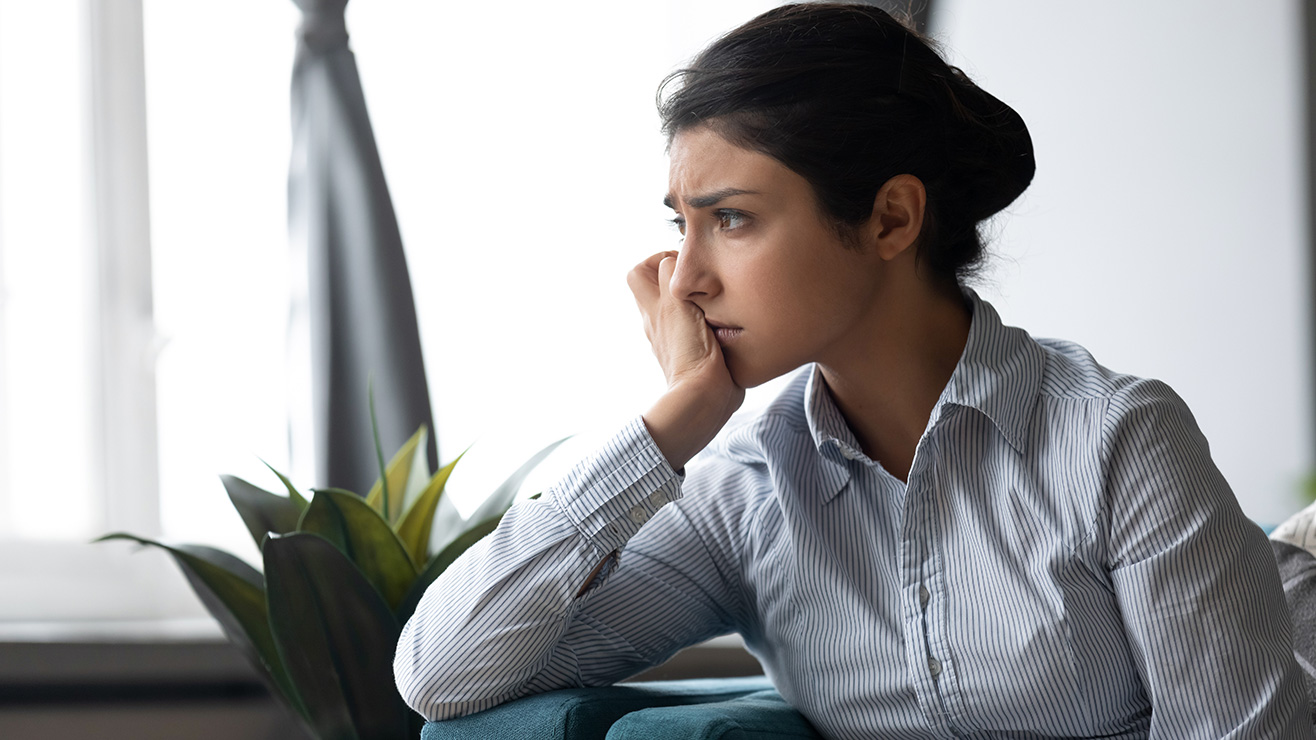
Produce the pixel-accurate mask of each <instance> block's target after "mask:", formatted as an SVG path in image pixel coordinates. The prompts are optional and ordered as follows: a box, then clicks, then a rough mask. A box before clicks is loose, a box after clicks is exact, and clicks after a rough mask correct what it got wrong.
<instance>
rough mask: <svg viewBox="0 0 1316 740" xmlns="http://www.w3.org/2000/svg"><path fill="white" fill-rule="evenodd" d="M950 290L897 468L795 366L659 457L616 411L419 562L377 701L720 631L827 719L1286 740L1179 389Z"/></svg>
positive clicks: (1202, 450) (589, 679)
mask: <svg viewBox="0 0 1316 740" xmlns="http://www.w3.org/2000/svg"><path fill="white" fill-rule="evenodd" d="M967 295H968V298H969V300H970V301H971V303H972V306H973V320H972V326H971V329H970V333H969V339H968V343H967V345H966V347H965V349H964V353H963V355H962V357H961V359H960V362H959V364H958V366H957V367H956V369H955V371H954V373H953V375H952V376H951V379H950V381H949V383H948V384H947V386H946V388H945V390H944V392H943V393H942V395H941V397H940V399H939V400H938V401H937V404H936V406H935V407H934V408H933V410H932V414H931V417H930V419H929V421H928V425H927V428H926V430H925V432H924V434H923V436H922V438H921V439H920V440H919V443H918V447H917V450H916V453H915V456H914V461H913V465H912V466H911V468H910V471H909V475H908V484H906V483H903V482H901V481H900V480H899V479H897V478H896V477H894V476H892V475H891V474H889V473H888V472H887V471H885V470H884V469H883V468H882V466H881V465H880V464H879V463H878V462H876V461H874V460H871V459H869V458H868V457H867V456H866V455H864V453H863V452H862V451H861V450H860V448H859V445H858V444H857V442H856V440H855V437H854V434H853V433H852V432H851V431H850V429H849V428H848V427H847V425H846V423H845V420H844V418H843V417H842V415H841V414H840V412H839V411H838V410H837V408H836V406H835V405H834V403H833V401H832V399H831V396H830V393H829V391H828V389H827V386H826V382H825V381H824V380H823V378H822V375H821V373H820V372H819V371H818V369H817V368H814V367H809V368H804V369H803V370H802V371H801V372H800V373H799V374H798V375H797V376H796V377H795V378H794V379H793V380H792V382H791V383H790V384H789V386H788V387H787V388H786V390H785V391H783V392H782V394H781V395H780V396H779V397H778V398H777V399H776V400H775V401H774V402H772V403H771V404H770V405H769V406H768V407H767V408H766V409H765V410H763V411H761V412H758V413H757V414H755V415H753V416H752V417H750V418H737V419H735V420H733V421H732V422H731V423H730V424H729V425H728V427H727V428H726V429H724V430H723V433H722V434H721V435H719V438H718V440H717V441H716V442H715V443H714V444H713V445H712V446H711V447H710V448H709V449H708V450H706V451H705V453H704V454H703V455H701V457H700V458H699V459H698V460H697V461H696V462H695V463H692V464H691V466H690V467H689V469H688V471H687V473H686V474H685V476H684V477H683V476H682V475H680V474H678V473H677V472H676V471H673V470H672V468H671V467H670V465H669V464H668V463H667V461H666V460H665V459H664V457H663V455H662V454H661V452H659V450H658V449H657V447H656V446H655V444H654V442H653V440H652V439H651V438H650V436H649V434H648V433H647V431H646V430H645V427H644V423H643V421H642V420H641V419H638V418H637V419H635V420H633V421H632V422H631V423H630V424H629V425H627V426H626V427H625V428H624V429H623V430H622V431H621V432H619V433H618V434H617V435H616V437H614V438H613V439H612V440H611V441H610V442H609V443H608V444H607V445H605V446H604V447H603V448H602V449H601V450H600V451H598V452H597V453H596V454H595V455H594V456H593V457H591V458H590V459H588V460H586V461H584V462H582V463H581V464H580V465H578V466H577V467H576V468H575V469H574V470H573V471H572V472H571V473H570V474H569V475H568V476H567V477H566V478H565V479H564V480H563V481H561V482H560V483H559V484H557V485H556V486H554V487H553V488H552V489H550V490H549V491H548V492H546V493H545V495H544V496H543V497H541V498H540V499H539V500H535V501H526V502H522V503H519V504H517V505H516V506H515V507H513V509H512V510H511V511H510V512H508V514H507V515H506V517H504V519H503V522H502V524H501V525H500V526H499V528H498V529H497V531H496V532H494V533H493V534H492V535H490V536H489V537H487V538H485V539H484V540H483V541H481V542H480V543H478V544H477V545H476V546H474V547H472V548H471V549H470V550H469V551H467V552H466V554H465V555H463V556H462V557H461V558H459V559H458V560H457V561H456V562H455V563H454V564H453V565H452V566H451V567H450V568H449V569H448V571H447V572H446V573H444V574H443V576H441V577H440V578H439V579H438V580H437V581H436V582H435V584H434V585H433V586H432V587H431V588H430V590H429V592H428V593H427V594H426V596H425V598H424V600H423V601H422V602H421V604H420V606H419V608H418V609H417V610H416V613H415V616H413V617H412V619H411V620H410V621H409V622H408V624H407V625H406V627H405V628H404V630H403V632H402V636H401V640H400V642H399V645H398V650H397V654H396V657H395V661H394V670H395V673H396V677H397V681H398V687H399V689H400V690H401V692H402V695H403V697H404V698H406V700H407V702H408V703H409V704H410V705H411V706H412V707H414V708H415V709H416V710H417V711H419V712H420V713H421V714H423V715H425V716H426V717H429V718H431V719H439V718H447V717H453V716H458V715H462V714H467V713H471V712H475V711H478V710H482V709H486V708H488V707H492V706H494V705H496V704H500V703H502V702H506V701H508V700H511V699H514V698H517V697H521V696H526V695H528V694H533V693H538V692H542V691H547V690H550V689H555V688H562V687H570V686H594V685H603V684H608V683H611V682H614V681H617V680H620V679H623V678H625V677H627V676H630V675H633V674H635V673H637V672H639V671H641V670H643V669H645V668H647V667H650V666H653V665H656V664H658V663H660V662H662V661H663V660H665V659H666V658H668V657H669V656H671V655H672V654H673V653H675V652H676V651H677V650H679V649H681V648H683V647H686V646H688V645H692V644H695V643H697V642H700V641H702V640H705V639H707V638H709V637H713V636H715V635H720V634H726V633H730V632H739V633H740V634H741V635H742V636H743V637H744V639H745V643H746V645H747V646H748V648H749V649H750V651H751V652H752V653H753V654H754V655H755V656H756V657H757V658H758V659H759V660H760V662H761V663H762V664H763V666H764V668H765V670H766V671H767V673H768V675H769V676H770V677H771V679H772V681H773V683H774V684H775V685H776V687H777V689H778V690H779V691H780V692H781V694H782V696H783V697H785V699H786V700H787V701H788V702H790V703H791V704H792V705H793V706H795V707H796V708H798V709H799V710H800V711H801V712H802V713H803V714H804V715H805V716H806V717H808V719H809V720H810V721H812V722H813V723H814V725H815V726H816V727H817V728H818V729H819V731H821V732H822V733H823V734H824V735H826V736H828V737H834V738H874V737H881V738H931V737H936V738H958V737H1008V738H1051V737H1097V736H1099V737H1110V738H1146V737H1153V738H1176V739H1178V738H1223V737H1230V738H1300V737H1301V738H1310V737H1312V736H1313V735H1312V726H1311V716H1310V714H1309V710H1308V700H1307V697H1306V695H1305V692H1304V688H1303V685H1302V681H1301V677H1300V674H1299V672H1298V670H1297V667H1296V665H1295V663H1294V659H1293V654H1292V645H1291V637H1290V624H1289V618H1288V614H1287V612H1286V608H1285V602H1284V596H1283V593H1282V592H1281V590H1280V583H1279V580H1278V575H1277V573H1276V567H1275V561H1274V558H1273V556H1272V555H1271V550H1270V546H1269V545H1268V543H1267V541H1266V539H1265V536H1264V535H1263V534H1262V532H1261V531H1260V529H1258V528H1257V527H1256V526H1255V525H1254V524H1252V523H1251V522H1249V521H1248V520H1247V518H1246V517H1244V515H1243V513H1242V512H1241V510H1240V509H1239V507H1238V504H1237V502H1236V501H1235V499H1234V496H1233V493H1232V492H1231V491H1230V489H1229V486H1228V484H1227V483H1226V482H1225V480H1224V479H1223V477H1222V476H1221V475H1220V473H1219V471H1218V470H1217V469H1216V467H1215V465H1214V464H1213V463H1212V462H1211V459H1210V455H1209V452H1208V449H1207V442H1206V440H1205V439H1204V438H1203V436H1202V434H1201V432H1200V431H1198V428H1197V425H1196V423H1195V422H1194V420H1193V417H1192V415H1191V414H1190V413H1189V411H1188V409H1187V407H1186V406H1185V405H1184V403H1183V401H1182V400H1180V399H1179V397H1178V396H1177V395H1175V393H1174V392H1173V391H1172V390H1170V388H1169V387H1167V386H1166V385H1165V384H1163V383H1161V382H1158V381H1153V380H1144V379H1140V378H1135V377H1131V376H1128V375H1119V374H1115V373H1112V372H1110V371H1109V370H1107V369H1105V368H1104V367H1102V366H1100V365H1098V364H1097V363H1096V362H1095V361H1094V360H1093V358H1092V357H1091V355H1089V354H1088V353H1087V352H1086V351H1085V350H1083V349H1082V348H1081V347H1079V346H1077V345H1075V344H1072V343H1068V342H1062V341H1055V340H1040V339H1033V338H1031V337H1029V336H1028V334H1026V333H1025V332H1023V331H1021V330H1019V329H1015V328H1012V327H1006V326H1003V325H1002V324H1001V321H1000V319H999V317H998V316H997V314H996V312H995V310H993V309H992V307H991V306H990V305H989V304H987V303H986V302H984V301H982V300H981V299H979V298H978V297H977V296H976V295H973V294H972V292H967ZM614 553H615V554H616V557H612V555H613V554H614ZM600 567H601V568H602V570H601V572H600V575H599V577H598V578H596V579H595V580H594V581H593V582H592V583H591V587H590V588H589V589H587V590H586V591H585V592H584V593H583V594H581V593H580V590H581V585H582V584H583V583H586V582H587V581H588V580H589V577H590V575H591V574H592V573H593V572H594V571H595V569H596V568H600Z"/></svg>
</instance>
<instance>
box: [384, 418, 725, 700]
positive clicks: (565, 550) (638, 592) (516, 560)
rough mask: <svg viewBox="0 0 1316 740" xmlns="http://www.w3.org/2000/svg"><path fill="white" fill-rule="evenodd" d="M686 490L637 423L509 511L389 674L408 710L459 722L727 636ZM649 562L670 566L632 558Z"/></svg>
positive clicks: (411, 628)
mask: <svg viewBox="0 0 1316 740" xmlns="http://www.w3.org/2000/svg"><path fill="white" fill-rule="evenodd" d="M682 484H683V481H682V478H681V476H680V475H679V474H677V473H676V472H675V471H673V470H672V468H671V466H670V465H669V464H668V462H667V460H666V458H664V457H663V455H662V453H661V451H659V450H658V448H657V445H656V444H654V442H653V439H652V437H651V436H650V435H649V433H648V431H647V429H646V428H645V426H644V422H643V420H642V419H640V418H638V417H637V418H636V419H634V420H632V421H631V422H630V423H629V424H628V425H627V426H626V427H625V428H624V429H623V430H622V431H620V432H619V433H618V434H617V435H616V436H614V437H613V438H612V439H611V440H610V441H609V442H608V443H607V444H606V445H604V447H603V448H602V449H601V450H600V451H599V452H598V453H596V454H595V455H594V456H592V457H591V458H590V459H587V460H585V461H584V462H582V463H581V464H579V465H577V466H576V467H575V468H574V469H573V470H572V472H571V473H570V474H568V476H567V477H566V478H565V479H564V480H563V481H561V482H560V483H558V484H557V485H555V486H554V487H552V488H551V489H550V490H549V491H547V492H545V494H544V495H543V496H541V497H540V498H539V499H537V500H533V501H523V502H520V503H517V504H516V505H515V506H513V507H512V509H511V510H509V511H508V512H507V514H506V515H505V516H504V517H503V519H502V521H501V522H500V524H499V526H498V528H497V529H496V530H495V531H494V532H492V533H491V534H490V535H489V536H488V537H485V538H484V539H483V540H481V541H480V542H478V543H476V544H475V545H473V546H472V547H471V548H470V549H469V550H467V551H466V552H465V553H463V554H462V556H461V557H459V558H458V559H457V560H456V561H454V562H453V564H452V565H451V566H449V568H448V569H447V570H446V571H445V572H444V573H443V574H442V575H441V576H439V578H438V579H436V580H435V582H434V583H433V584H432V585H431V586H430V587H429V589H428V590H427V592H426V593H425V596H424V597H423V598H422V599H421V602H420V604H419V605H418V606H417V608H416V612H415V614H414V615H413V616H412V617H411V619H410V620H409V621H408V622H407V624H406V626H405V627H404V628H403V630H402V634H401V637H400V639H399V642H398V648H397V652H396V654H395V656H394V663H393V670H394V675H395V677H396V680H397V684H398V689H399V691H400V693H401V694H402V697H403V699H404V700H406V702H407V703H408V704H409V705H410V706H411V707H412V708H413V709H415V710H416V711H417V712H419V713H420V714H422V715H424V716H425V717H427V718H429V719H446V718H450V717H456V716H461V715H465V714H470V713H473V712H477V711H481V710H483V709H488V708H490V707H493V706H496V705H498V704H501V703H503V702H506V701H510V700H512V699H516V698H519V697H522V696H527V695H530V694H535V693H540V692H543V691H549V690H552V689H558V688H569V687H578V686H594V685H606V684H608V683H612V682H614V681H617V680H620V679H622V678H626V677H628V676H630V675H634V674H635V673H637V672H639V671H641V670H643V669H644V668H647V667H649V666H651V665H656V664H657V663H660V662H662V661H663V660H665V659H666V658H667V657H669V656H670V655H672V654H674V653H675V652H676V651H677V650H679V649H681V648H683V647H686V646H688V645H691V644H694V643H696V642H699V641H701V640H703V639H707V638H709V637H712V636H715V635H718V634H724V633H726V632H728V631H730V626H729V623H730V618H729V616H728V614H727V611H726V609H725V606H724V605H725V603H726V602H727V601H728V600H730V599H732V598H733V597H732V595H731V594H730V593H729V590H728V589H729V585H728V583H727V581H726V580H725V579H724V578H722V577H721V576H720V574H721V573H723V572H724V569H723V568H721V567H709V565H708V563H707V562H706V561H707V559H708V558H709V557H710V551H709V550H708V548H706V547H705V546H704V545H703V544H702V542H703V538H702V537H701V535H700V534H699V533H697V532H695V531H694V529H693V527H692V526H691V524H690V521H691V520H690V519H689V518H687V517H686V516H685V515H684V514H683V513H682V512H681V511H680V510H679V509H678V508H677V507H676V506H667V504H668V503H669V502H672V501H676V500H678V499H680V498H682V488H683V485H682ZM660 509H662V511H661V512H660V511H659V510H660ZM651 519H652V521H650V520H651ZM646 541H650V542H654V541H660V542H661V547H660V548H653V547H645V542H646ZM628 543H629V545H628ZM632 550H634V551H635V553H634V554H633V553H632V552H631V551H632ZM651 550H661V551H662V552H664V553H668V554H669V555H667V556H665V557H664V558H662V559H655V558H651V557H646V556H644V555H642V554H640V553H643V552H645V551H651ZM586 583H588V584H589V586H588V588H584V586H585V584H586Z"/></svg>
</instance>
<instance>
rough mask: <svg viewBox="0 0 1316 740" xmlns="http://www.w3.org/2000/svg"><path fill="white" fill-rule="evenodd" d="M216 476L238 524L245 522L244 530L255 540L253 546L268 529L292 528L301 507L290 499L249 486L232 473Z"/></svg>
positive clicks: (289, 529)
mask: <svg viewBox="0 0 1316 740" xmlns="http://www.w3.org/2000/svg"><path fill="white" fill-rule="evenodd" d="M219 479H220V481H222V482H223V483H224V490H226V491H228V498H229V500H230V501H232V502H233V508H235V509H237V510H238V515H239V516H241V517H242V523H243V524H246V525H247V531H248V532H251V538H252V539H253V540H255V541H256V547H260V545H261V542H263V541H264V540H265V535H266V534H267V533H269V532H273V533H275V534H284V533H286V532H293V531H296V529H297V519H298V518H299V517H300V516H301V510H300V509H298V508H297V504H295V503H294V502H293V501H292V499H290V498H287V497H285V496H279V495H276V494H273V493H270V492H269V491H267V490H265V489H264V488H260V487H258V486H253V485H252V484H250V483H248V482H246V481H245V480H242V479H241V478H239V477H237V476H235V475H221V476H219Z"/></svg>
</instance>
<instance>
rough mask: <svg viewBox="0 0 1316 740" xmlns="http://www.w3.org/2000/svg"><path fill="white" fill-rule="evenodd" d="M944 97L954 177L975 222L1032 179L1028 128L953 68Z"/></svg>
mask: <svg viewBox="0 0 1316 740" xmlns="http://www.w3.org/2000/svg"><path fill="white" fill-rule="evenodd" d="M950 70H951V74H952V75H953V77H954V79H953V80H951V81H950V86H951V88H952V90H951V91H950V92H951V94H950V95H948V96H947V97H946V99H947V100H949V101H950V105H951V107H952V110H951V116H950V117H949V119H950V126H949V127H950V128H951V130H950V131H947V132H946V133H947V138H948V143H949V144H950V146H951V148H952V149H953V150H954V151H953V152H952V153H951V154H952V156H951V157H950V161H951V162H952V163H953V165H952V166H953V167H954V169H955V171H954V173H953V177H954V179H955V180H957V181H958V182H959V184H960V186H959V187H958V188H957V189H959V190H961V194H962V195H963V196H964V198H965V202H966V203H967V204H970V206H971V207H970V209H969V210H970V213H969V214H968V215H970V216H971V217H972V218H973V219H974V220H982V219H986V218H990V217H991V216H993V215H995V214H996V213H998V212H1000V211H1001V210H1002V209H1004V208H1005V207H1006V206H1008V205H1010V204H1011V203H1013V202H1014V201H1015V199H1017V198H1018V197H1019V196H1020V195H1021V194H1022V193H1023V192H1024V191H1025V190H1027V189H1028V185H1029V183H1031V182H1032V181H1033V173H1034V172H1035V171H1036V170H1037V161H1036V160H1035V159H1034V156H1033V139H1032V137H1031V136H1030V135H1029V134H1028V126H1027V124H1025V123H1024V119H1023V118H1022V117H1021V116H1020V115H1019V114H1018V113H1017V112H1015V110H1014V108H1011V107H1010V106H1008V105H1006V104H1005V103H1003V102H1001V100H1000V99H998V98H996V97H995V96H994V95H992V94H991V93H988V92H987V91H986V90H983V89H982V88H981V87H978V86H977V85H976V84H974V82H973V81H972V80H970V79H969V78H968V76H967V75H965V74H964V72H962V71H961V70H960V69H959V68H958V67H953V66H952V67H950Z"/></svg>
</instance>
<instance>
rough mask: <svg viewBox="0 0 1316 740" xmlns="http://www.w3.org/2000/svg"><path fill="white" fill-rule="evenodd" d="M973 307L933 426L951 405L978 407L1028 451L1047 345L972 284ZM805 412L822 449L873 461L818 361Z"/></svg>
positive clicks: (836, 457) (839, 459)
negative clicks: (1009, 320) (1006, 318)
mask: <svg viewBox="0 0 1316 740" xmlns="http://www.w3.org/2000/svg"><path fill="white" fill-rule="evenodd" d="M964 297H965V300H967V301H968V302H969V305H970V308H971V309H972V311H973V318H972V320H971V321H970V325H969V338H968V341H967V342H966V343H965V345H964V352H963V354H961V355H960V361H959V363H957V364H956V366H955V370H954V372H953V373H951V376H950V381H949V382H947V383H946V388H945V390H943V391H942V393H941V397H940V398H939V399H938V400H937V404H936V406H934V407H933V409H932V415H931V417H930V418H929V420H928V429H932V428H933V427H934V426H936V424H937V422H938V421H939V420H940V419H941V417H942V415H943V414H944V413H945V412H946V409H947V408H948V407H950V406H965V407H968V408H972V409H976V410H978V411H979V412H981V413H982V414H984V415H985V416H987V418H989V419H991V421H992V423H993V424H994V425H995V426H996V428H997V429H998V430H999V431H1000V432H1001V434H1002V435H1003V436H1004V437H1005V439H1006V440H1007V441H1008V442H1009V443H1010V445H1011V446H1012V447H1014V449H1015V451H1017V452H1020V453H1022V452H1023V451H1024V445H1025V443H1026V441H1027V438H1028V424H1029V419H1030V417H1031V416H1032V411H1033V406H1034V404H1035V403H1036V401H1037V393H1038V391H1039V389H1040V388H1041V385H1042V373H1043V370H1044V369H1045V365H1046V355H1045V352H1044V350H1043V349H1042V348H1041V346H1039V345H1038V344H1037V343H1036V342H1034V341H1033V339H1032V337H1030V336H1028V333H1027V332H1025V331H1023V330H1022V329H1018V328H1015V327H1012V326H1005V325H1004V324H1002V323H1001V317H1000V315H998V314H997V313H996V309H994V308H992V306H991V304H990V303H988V302H987V301H984V300H983V299H981V298H979V297H978V294H977V293H976V292H974V291H973V290H971V289H968V288H965V289H964ZM804 397H805V418H806V420H807V422H808V425H809V431H810V433H811V434H812V435H813V441H814V444H815V445H816V446H817V448H818V452H819V454H821V455H822V456H823V457H824V458H827V459H829V460H832V461H833V462H836V463H839V464H844V463H845V461H846V460H847V459H848V460H859V461H861V462H865V463H871V462H872V461H871V460H870V459H869V458H868V457H867V456H866V455H864V454H863V451H862V450H861V449H860V447H859V443H858V441H857V440H856V439H855V436H854V433H853V432H851V431H850V427H849V425H847V424H846V423H845V418H844V417H843V416H842V415H841V411H840V409H838V408H837V407H836V403H835V402H834V401H833V400H832V395H831V393H830V391H828V389H827V382H826V381H825V380H824V379H823V376H822V369H821V368H819V367H818V366H817V365H814V366H813V370H812V374H811V376H810V378H809V382H808V385H807V386H806V388H805V396H804Z"/></svg>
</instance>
